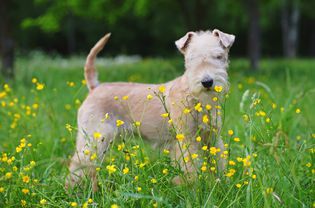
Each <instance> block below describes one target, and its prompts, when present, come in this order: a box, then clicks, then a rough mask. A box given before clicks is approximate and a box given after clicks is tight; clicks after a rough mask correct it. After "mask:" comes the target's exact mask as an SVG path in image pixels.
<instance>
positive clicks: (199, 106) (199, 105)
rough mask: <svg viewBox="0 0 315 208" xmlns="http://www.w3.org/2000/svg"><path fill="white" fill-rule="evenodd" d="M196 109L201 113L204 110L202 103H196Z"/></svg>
mask: <svg viewBox="0 0 315 208" xmlns="http://www.w3.org/2000/svg"><path fill="white" fill-rule="evenodd" d="M195 110H196V111H198V112H199V113H200V112H201V111H202V107H201V103H197V104H196V105H195Z"/></svg>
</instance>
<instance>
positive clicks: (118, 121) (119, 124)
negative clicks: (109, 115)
mask: <svg viewBox="0 0 315 208" xmlns="http://www.w3.org/2000/svg"><path fill="white" fill-rule="evenodd" d="M124 123H125V122H123V121H122V120H116V126H117V127H119V126H121V125H124Z"/></svg>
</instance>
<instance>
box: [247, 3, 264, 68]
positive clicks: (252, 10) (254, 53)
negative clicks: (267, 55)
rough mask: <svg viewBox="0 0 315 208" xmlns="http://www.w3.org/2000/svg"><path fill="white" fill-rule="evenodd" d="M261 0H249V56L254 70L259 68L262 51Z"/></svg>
mask: <svg viewBox="0 0 315 208" xmlns="http://www.w3.org/2000/svg"><path fill="white" fill-rule="evenodd" d="M258 1H259V0H247V11H248V17H249V29H248V56H249V60H250V67H251V69H253V70H257V69H258V64H259V59H260V53H261V29H260V11H259V2H258Z"/></svg>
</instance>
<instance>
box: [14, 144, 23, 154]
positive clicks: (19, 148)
mask: <svg viewBox="0 0 315 208" xmlns="http://www.w3.org/2000/svg"><path fill="white" fill-rule="evenodd" d="M22 150H23V148H22V147H21V146H17V147H16V148H15V151H16V152H17V153H19V152H21V151H22Z"/></svg>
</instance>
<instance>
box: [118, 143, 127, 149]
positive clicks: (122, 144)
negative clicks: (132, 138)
mask: <svg viewBox="0 0 315 208" xmlns="http://www.w3.org/2000/svg"><path fill="white" fill-rule="evenodd" d="M124 148H125V144H124V143H121V144H119V145H118V146H117V150H118V151H121V150H123V149H124Z"/></svg>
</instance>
